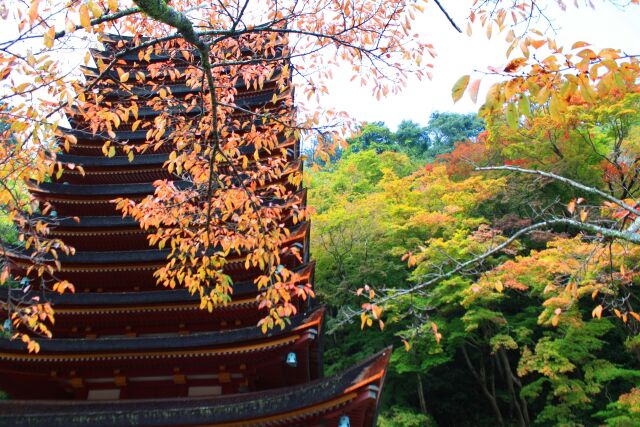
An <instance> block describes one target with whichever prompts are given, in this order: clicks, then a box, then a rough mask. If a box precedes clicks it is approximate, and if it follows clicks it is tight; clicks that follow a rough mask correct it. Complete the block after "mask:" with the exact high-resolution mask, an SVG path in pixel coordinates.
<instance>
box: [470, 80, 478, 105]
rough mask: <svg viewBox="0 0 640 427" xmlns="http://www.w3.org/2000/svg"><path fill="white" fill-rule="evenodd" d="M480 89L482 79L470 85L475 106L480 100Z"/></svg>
mask: <svg viewBox="0 0 640 427" xmlns="http://www.w3.org/2000/svg"><path fill="white" fill-rule="evenodd" d="M479 89H480V79H475V80H473V81H472V82H471V84H469V89H468V91H469V96H470V97H471V100H472V101H473V103H474V104H475V103H476V101H477V100H478V90H479Z"/></svg>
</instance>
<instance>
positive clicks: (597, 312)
mask: <svg viewBox="0 0 640 427" xmlns="http://www.w3.org/2000/svg"><path fill="white" fill-rule="evenodd" d="M591 317H597V318H598V319H600V318H601V317H602V305H598V306H597V307H596V308H594V309H593V311H592V312H591Z"/></svg>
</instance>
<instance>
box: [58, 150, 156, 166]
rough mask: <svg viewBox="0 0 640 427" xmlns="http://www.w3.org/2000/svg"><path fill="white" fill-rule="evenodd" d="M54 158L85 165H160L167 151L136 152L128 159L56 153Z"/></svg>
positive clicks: (123, 157)
mask: <svg viewBox="0 0 640 427" xmlns="http://www.w3.org/2000/svg"><path fill="white" fill-rule="evenodd" d="M56 160H57V161H59V162H62V163H74V164H76V165H81V166H87V167H119V166H147V165H162V164H164V162H166V161H167V160H169V154H168V153H159V154H138V155H136V156H134V157H133V160H131V161H130V160H129V157H128V156H113V157H107V156H78V155H73V154H58V155H57V156H56Z"/></svg>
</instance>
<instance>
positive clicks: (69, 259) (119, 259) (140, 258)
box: [0, 221, 309, 271]
mask: <svg viewBox="0 0 640 427" xmlns="http://www.w3.org/2000/svg"><path fill="white" fill-rule="evenodd" d="M308 230H309V223H308V222H306V221H305V222H301V223H299V225H298V226H297V227H295V228H294V229H292V230H291V233H290V235H289V236H287V238H286V239H285V240H284V241H283V242H282V243H283V246H284V245H286V244H288V243H292V242H294V241H295V240H298V239H301V238H304V237H305V236H306V235H307V234H308ZM0 254H4V255H8V256H9V257H11V258H14V259H16V260H20V259H22V260H29V259H30V257H31V251H30V250H25V249H23V248H21V247H17V246H13V247H10V246H6V247H5V248H0ZM170 254H171V249H140V250H125V251H77V252H76V253H75V254H73V255H67V254H64V253H61V254H58V258H57V259H58V261H60V262H61V263H62V265H63V267H62V270H63V271H64V270H65V268H64V266H65V264H71V265H77V264H89V265H105V264H137V263H151V262H164V261H166V260H167V259H168V257H169V255H170ZM240 259H243V256H232V257H229V258H227V262H228V263H231V262H233V261H238V260H240ZM47 260H48V261H53V258H52V257H51V256H45V261H47Z"/></svg>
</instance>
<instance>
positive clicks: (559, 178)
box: [475, 166, 640, 216]
mask: <svg viewBox="0 0 640 427" xmlns="http://www.w3.org/2000/svg"><path fill="white" fill-rule="evenodd" d="M475 170H476V171H511V172H518V173H526V174H530V175H540V176H544V177H546V178H551V179H553V180H556V181H559V182H562V183H564V184H567V185H569V186H571V187H574V188H577V189H578V190H582V191H584V192H585V193H591V194H595V195H597V196H600V197H602V198H603V199H606V200H608V201H610V202H612V203H615V204H616V205H618V206H621V207H623V208H625V209H626V210H628V211H629V212H631V213H632V214H634V215H636V216H640V210H638V209H636V208H635V207H633V206H631V205H629V204H627V203H625V202H624V201H622V200H620V199H618V198H616V197H613V196H612V195H610V194H607V193H605V192H604V191H602V190H598V189H597V188H594V187H588V186H586V185H584V184H581V183H579V182H577V181H574V180H572V179H569V178H565V177H563V176H560V175H556V174H554V173H551V172H544V171H540V170H534V169H524V168H519V167H516V166H485V167H477V168H475Z"/></svg>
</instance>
